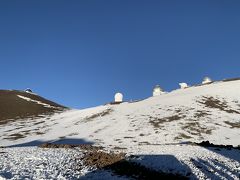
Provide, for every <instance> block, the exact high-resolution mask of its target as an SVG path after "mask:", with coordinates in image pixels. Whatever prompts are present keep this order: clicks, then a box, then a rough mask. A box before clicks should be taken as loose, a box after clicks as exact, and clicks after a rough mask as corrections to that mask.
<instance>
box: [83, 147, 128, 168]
mask: <svg viewBox="0 0 240 180" xmlns="http://www.w3.org/2000/svg"><path fill="white" fill-rule="evenodd" d="M124 158H125V154H123V153H119V154H115V153H113V152H109V153H106V152H103V151H91V152H88V153H87V154H86V155H85V156H84V157H83V159H82V160H83V161H84V164H85V165H87V166H91V167H96V168H98V169H101V168H103V167H106V166H109V165H111V164H114V163H116V162H118V161H121V160H123V159H124Z"/></svg>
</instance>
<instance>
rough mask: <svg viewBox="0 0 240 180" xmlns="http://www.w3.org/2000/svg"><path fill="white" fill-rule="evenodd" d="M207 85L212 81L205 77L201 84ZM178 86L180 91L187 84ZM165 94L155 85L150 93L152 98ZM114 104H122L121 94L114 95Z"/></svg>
mask: <svg viewBox="0 0 240 180" xmlns="http://www.w3.org/2000/svg"><path fill="white" fill-rule="evenodd" d="M209 83H212V80H211V78H209V77H205V78H204V79H203V81H202V84H203V85H204V84H209ZM179 86H180V88H181V89H186V88H188V87H189V86H188V84H187V83H184V82H182V83H179ZM165 93H166V92H165V91H164V90H163V89H162V88H161V87H160V86H159V85H156V86H155V87H154V88H153V92H152V96H159V95H162V94H165ZM114 102H115V103H121V102H123V94H122V93H120V92H118V93H116V94H115V96H114Z"/></svg>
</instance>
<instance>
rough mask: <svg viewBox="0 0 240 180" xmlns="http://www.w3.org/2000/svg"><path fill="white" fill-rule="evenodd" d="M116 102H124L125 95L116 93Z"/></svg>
mask: <svg viewBox="0 0 240 180" xmlns="http://www.w3.org/2000/svg"><path fill="white" fill-rule="evenodd" d="M114 102H116V103H121V102H123V94H122V93H119V92H118V93H116V94H115V96H114Z"/></svg>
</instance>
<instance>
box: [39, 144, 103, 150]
mask: <svg viewBox="0 0 240 180" xmlns="http://www.w3.org/2000/svg"><path fill="white" fill-rule="evenodd" d="M38 147H40V148H75V147H78V148H80V149H82V150H86V151H98V150H101V149H103V147H100V146H93V145H91V144H54V143H43V144H41V145H39V146H38Z"/></svg>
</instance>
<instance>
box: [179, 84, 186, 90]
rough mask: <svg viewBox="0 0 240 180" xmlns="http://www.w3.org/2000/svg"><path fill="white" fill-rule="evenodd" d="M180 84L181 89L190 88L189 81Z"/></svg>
mask: <svg viewBox="0 0 240 180" xmlns="http://www.w3.org/2000/svg"><path fill="white" fill-rule="evenodd" d="M179 86H180V88H181V89H185V88H188V85H187V83H179Z"/></svg>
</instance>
